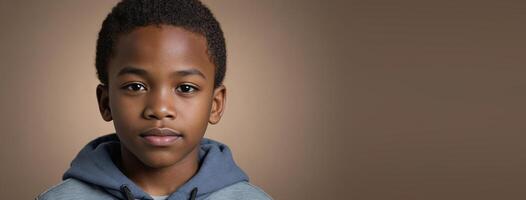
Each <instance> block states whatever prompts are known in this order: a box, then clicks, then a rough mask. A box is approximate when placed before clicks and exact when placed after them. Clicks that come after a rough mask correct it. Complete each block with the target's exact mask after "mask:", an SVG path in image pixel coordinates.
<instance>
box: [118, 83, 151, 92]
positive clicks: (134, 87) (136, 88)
mask: <svg viewBox="0 0 526 200" xmlns="http://www.w3.org/2000/svg"><path fill="white" fill-rule="evenodd" d="M123 89H125V90H128V91H130V92H140V91H145V90H146V87H145V86H144V85H143V84H140V83H131V84H128V85H126V86H124V87H123Z"/></svg>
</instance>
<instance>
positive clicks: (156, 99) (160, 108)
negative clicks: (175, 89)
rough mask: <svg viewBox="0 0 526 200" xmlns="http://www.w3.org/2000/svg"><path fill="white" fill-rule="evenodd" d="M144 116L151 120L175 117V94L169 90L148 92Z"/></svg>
mask: <svg viewBox="0 0 526 200" xmlns="http://www.w3.org/2000/svg"><path fill="white" fill-rule="evenodd" d="M147 98H148V99H147V103H146V107H145V109H144V112H143V117H144V118H146V119H149V120H163V119H165V118H168V119H175V117H176V112H175V105H174V104H175V103H174V100H175V99H174V97H173V95H172V94H171V93H170V92H169V91H167V90H153V91H151V92H150V93H149V94H148V97H147Z"/></svg>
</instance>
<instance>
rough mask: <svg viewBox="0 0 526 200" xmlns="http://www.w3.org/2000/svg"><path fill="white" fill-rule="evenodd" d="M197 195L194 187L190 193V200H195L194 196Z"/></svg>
mask: <svg viewBox="0 0 526 200" xmlns="http://www.w3.org/2000/svg"><path fill="white" fill-rule="evenodd" d="M196 195H197V188H196V187H195V188H194V189H192V192H191V193H190V200H195V196H196Z"/></svg>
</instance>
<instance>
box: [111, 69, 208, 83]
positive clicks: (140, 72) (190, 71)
mask: <svg viewBox="0 0 526 200" xmlns="http://www.w3.org/2000/svg"><path fill="white" fill-rule="evenodd" d="M126 74H135V75H138V76H147V75H148V72H147V71H146V70H144V69H141V68H137V67H132V66H126V67H124V68H122V69H121V70H120V71H119V73H118V74H117V77H119V76H123V75H126ZM172 75H173V76H189V75H198V76H201V77H203V78H204V79H205V80H206V77H205V75H204V74H203V73H202V72H201V71H199V70H198V69H195V68H191V69H184V70H178V71H175V72H173V73H172Z"/></svg>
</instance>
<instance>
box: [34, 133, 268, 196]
mask: <svg viewBox="0 0 526 200" xmlns="http://www.w3.org/2000/svg"><path fill="white" fill-rule="evenodd" d="M119 151H120V142H119V139H118V137H117V135H116V134H110V135H105V136H102V137H99V138H97V139H95V140H93V141H91V142H89V143H88V144H87V145H86V146H85V147H84V148H83V149H82V150H81V151H80V152H79V153H78V155H77V156H76V157H75V159H74V160H73V161H72V162H71V166H70V168H69V169H68V170H67V171H66V173H64V176H63V177H62V179H63V181H62V182H61V183H60V184H58V185H56V186H53V187H51V188H50V189H48V190H47V191H45V192H43V193H42V194H40V195H39V196H38V197H37V200H48V199H53V200H55V199H58V200H61V199H64V200H65V199H121V200H134V199H139V200H153V198H152V197H151V196H150V195H149V194H147V193H146V192H144V191H143V190H142V189H141V188H140V187H139V186H137V185H136V184H135V183H134V182H133V181H131V180H130V179H129V178H128V177H126V176H125V175H124V174H123V173H122V172H121V171H120V169H119V168H118V167H117V166H116V165H115V164H114V162H113V160H114V159H115V158H118V156H120V155H119ZM199 161H200V163H201V165H200V168H199V169H198V171H197V173H196V174H195V175H194V176H193V177H192V178H191V179H190V180H188V181H187V182H186V183H185V184H183V185H182V186H181V187H179V188H178V189H177V191H175V192H173V193H172V194H170V195H168V197H167V198H166V200H187V199H191V200H203V199H206V200H219V199H262V200H267V199H271V198H270V197H269V196H268V195H267V194H266V193H265V192H263V191H262V190H261V189H259V188H257V187H256V186H254V185H252V184H250V183H249V182H248V181H249V179H248V176H247V175H246V174H245V173H244V172H243V171H242V170H241V169H240V168H239V167H238V166H237V165H236V163H235V162H234V160H233V158H232V154H231V152H230V149H229V148H228V147H227V146H226V145H224V144H221V143H219V142H217V141H214V140H211V139H207V138H203V139H202V140H201V144H200V152H199Z"/></svg>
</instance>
